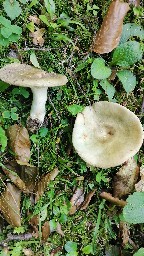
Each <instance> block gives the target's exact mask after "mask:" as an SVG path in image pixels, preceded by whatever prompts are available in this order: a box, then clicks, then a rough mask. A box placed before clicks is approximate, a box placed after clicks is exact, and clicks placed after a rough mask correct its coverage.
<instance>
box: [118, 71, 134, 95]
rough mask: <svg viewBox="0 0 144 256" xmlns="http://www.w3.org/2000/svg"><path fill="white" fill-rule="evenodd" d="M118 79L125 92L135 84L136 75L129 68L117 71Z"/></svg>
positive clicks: (129, 90) (130, 90)
mask: <svg viewBox="0 0 144 256" xmlns="http://www.w3.org/2000/svg"><path fill="white" fill-rule="evenodd" d="M117 76H118V78H119V80H120V81H121V82H122V85H123V87H124V89H125V91H126V92H127V93H129V92H132V91H133V90H134V88H135V86H136V77H135V76H134V74H133V73H132V72H131V71H129V70H122V71H118V72H117Z"/></svg>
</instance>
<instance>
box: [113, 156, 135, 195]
mask: <svg viewBox="0 0 144 256" xmlns="http://www.w3.org/2000/svg"><path fill="white" fill-rule="evenodd" d="M138 176H139V167H138V166H137V163H136V161H135V160H134V159H133V158H130V159H129V160H128V161H127V162H126V163H125V164H124V165H123V166H122V167H121V168H120V169H119V171H118V172H117V173H116V175H115V177H114V182H113V195H114V197H118V198H121V197H122V196H124V195H128V194H130V193H131V192H132V191H133V189H134V185H135V183H136V182H137V179H138Z"/></svg>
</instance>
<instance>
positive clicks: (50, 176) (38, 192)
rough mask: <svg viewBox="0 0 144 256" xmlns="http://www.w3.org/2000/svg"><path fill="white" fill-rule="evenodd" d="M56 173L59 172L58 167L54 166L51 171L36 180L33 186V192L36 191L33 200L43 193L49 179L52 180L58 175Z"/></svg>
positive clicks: (36, 199)
mask: <svg viewBox="0 0 144 256" xmlns="http://www.w3.org/2000/svg"><path fill="white" fill-rule="evenodd" d="M58 173H59V170H58V168H55V169H54V170H53V171H52V172H50V173H48V174H46V175H45V176H43V177H41V178H40V180H39V181H38V182H37V184H36V187H35V193H36V197H35V202H37V201H38V200H39V198H40V197H41V196H42V195H43V193H44V192H45V190H46V188H47V186H48V184H49V183H50V181H51V180H54V179H55V177H56V176H57V175H58Z"/></svg>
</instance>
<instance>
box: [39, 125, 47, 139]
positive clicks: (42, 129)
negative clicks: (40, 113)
mask: <svg viewBox="0 0 144 256" xmlns="http://www.w3.org/2000/svg"><path fill="white" fill-rule="evenodd" d="M39 133H40V137H45V136H46V135H47V133H48V128H46V127H42V128H40V129H39Z"/></svg>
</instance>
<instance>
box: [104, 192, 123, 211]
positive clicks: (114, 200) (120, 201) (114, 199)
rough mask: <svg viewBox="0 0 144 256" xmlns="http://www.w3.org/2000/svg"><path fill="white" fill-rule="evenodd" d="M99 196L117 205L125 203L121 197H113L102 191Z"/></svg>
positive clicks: (121, 205)
mask: <svg viewBox="0 0 144 256" xmlns="http://www.w3.org/2000/svg"><path fill="white" fill-rule="evenodd" d="M100 196H101V197H102V198H104V199H105V200H107V201H109V202H110V203H112V204H115V205H117V206H120V207H124V206H125V205H126V201H124V200H122V199H121V200H120V199H119V198H117V197H113V196H112V195H111V194H110V193H107V192H104V191H103V192H102V193H100Z"/></svg>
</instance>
